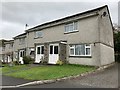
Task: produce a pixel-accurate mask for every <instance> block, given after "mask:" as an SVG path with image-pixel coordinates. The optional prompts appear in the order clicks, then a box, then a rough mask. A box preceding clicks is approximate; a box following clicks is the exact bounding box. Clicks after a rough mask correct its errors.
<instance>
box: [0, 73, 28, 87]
mask: <svg viewBox="0 0 120 90" xmlns="http://www.w3.org/2000/svg"><path fill="white" fill-rule="evenodd" d="M0 77H2V86H16V85H20V84H24V83H28V82H30V81H29V80H24V79H18V78H14V77H8V76H3V75H0Z"/></svg>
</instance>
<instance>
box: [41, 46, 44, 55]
mask: <svg viewBox="0 0 120 90" xmlns="http://www.w3.org/2000/svg"><path fill="white" fill-rule="evenodd" d="M41 54H44V46H41Z"/></svg>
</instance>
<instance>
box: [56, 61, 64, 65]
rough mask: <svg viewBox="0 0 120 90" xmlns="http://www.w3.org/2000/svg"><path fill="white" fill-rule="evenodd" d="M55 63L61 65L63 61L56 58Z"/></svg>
mask: <svg viewBox="0 0 120 90" xmlns="http://www.w3.org/2000/svg"><path fill="white" fill-rule="evenodd" d="M56 64H57V65H63V64H64V63H63V61H61V60H58V61H57V63H56Z"/></svg>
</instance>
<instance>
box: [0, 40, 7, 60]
mask: <svg viewBox="0 0 120 90" xmlns="http://www.w3.org/2000/svg"><path fill="white" fill-rule="evenodd" d="M5 41H6V40H4V39H1V40H0V61H2V62H3V61H4V53H3V52H4V50H5V48H4V42H5Z"/></svg>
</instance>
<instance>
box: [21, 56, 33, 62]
mask: <svg viewBox="0 0 120 90" xmlns="http://www.w3.org/2000/svg"><path fill="white" fill-rule="evenodd" d="M32 61H33V59H32V58H31V57H30V56H24V57H23V62H24V64H30V63H31V62H32Z"/></svg>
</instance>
